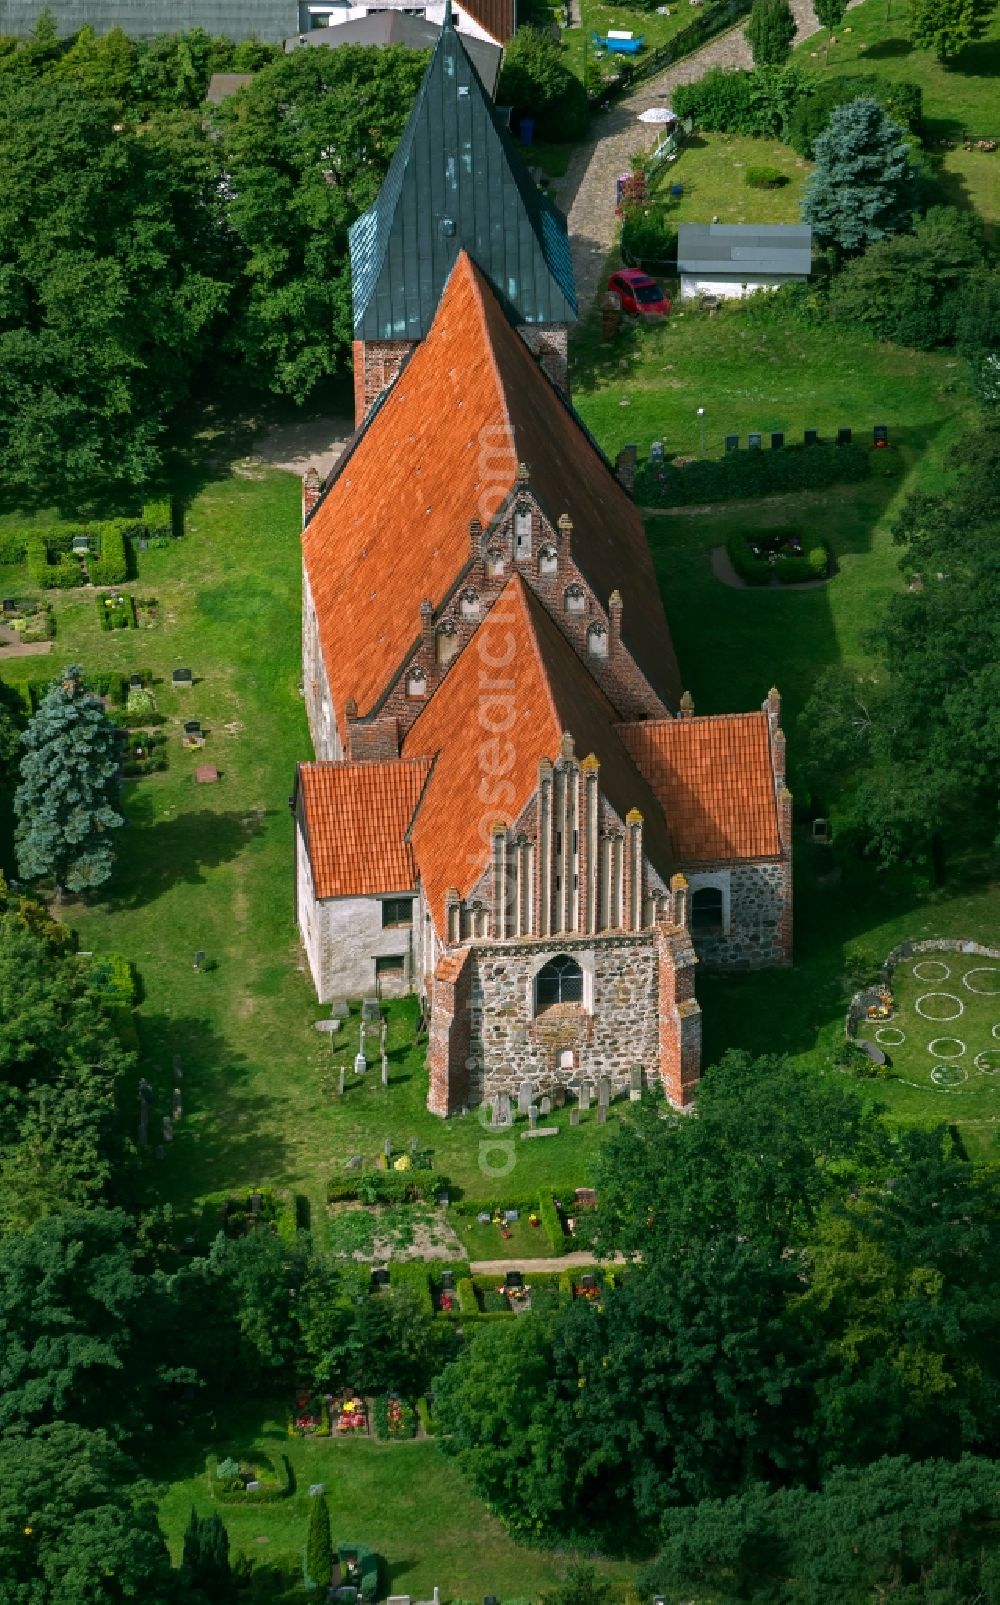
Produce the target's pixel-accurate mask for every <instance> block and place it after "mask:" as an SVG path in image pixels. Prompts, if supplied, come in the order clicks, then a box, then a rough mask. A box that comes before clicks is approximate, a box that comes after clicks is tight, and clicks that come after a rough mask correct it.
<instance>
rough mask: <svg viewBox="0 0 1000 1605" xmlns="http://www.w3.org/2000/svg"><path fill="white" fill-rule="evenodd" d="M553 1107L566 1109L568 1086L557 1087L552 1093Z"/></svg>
mask: <svg viewBox="0 0 1000 1605" xmlns="http://www.w3.org/2000/svg"><path fill="white" fill-rule="evenodd" d="M552 1107H553V1109H565V1107H566V1088H565V1087H556V1089H555V1091H554V1092H553V1094H552Z"/></svg>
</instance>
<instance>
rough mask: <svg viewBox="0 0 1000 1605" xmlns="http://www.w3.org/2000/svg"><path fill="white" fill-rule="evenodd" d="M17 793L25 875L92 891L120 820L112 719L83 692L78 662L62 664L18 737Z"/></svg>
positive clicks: (109, 858) (100, 880) (106, 873)
mask: <svg viewBox="0 0 1000 1605" xmlns="http://www.w3.org/2000/svg"><path fill="white" fill-rule="evenodd" d="M22 739H23V743H24V746H25V748H26V749H27V751H26V754H25V756H24V758H23V759H22V761H21V783H20V785H19V786H18V788H17V791H16V792H15V794H14V809H15V812H16V814H17V832H16V843H17V863H18V869H19V870H20V872H21V874H22V875H23V876H24V878H25V879H26V880H38V879H40V878H41V877H43V876H45V877H51V878H52V879H53V880H54V881H55V883H56V886H57V887H58V888H62V887H64V886H65V887H69V889H70V890H71V891H75V892H80V891H90V890H92V889H93V888H94V887H97V886H102V885H103V884H104V882H105V881H106V880H108V878H109V877H110V875H111V872H112V870H113V868H114V861H115V860H114V846H113V843H112V836H111V834H110V833H111V832H112V831H116V830H120V829H121V827H122V826H123V825H124V823H125V820H124V818H123V817H122V815H121V814H120V813H119V812H118V806H117V804H118V797H119V792H120V789H121V782H120V774H121V766H120V761H119V752H118V742H117V736H116V731H115V727H114V725H113V724H112V723H111V721H110V719H109V718H108V716H107V714H106V713H105V711H104V707H103V704H102V703H101V702H100V700H99V698H97V697H96V696H94V694H93V693H92V692H91V691H88V689H87V687H86V685H85V684H84V680H83V670H82V669H81V668H80V666H79V664H71V665H70V666H69V667H68V668H67V669H64V670H63V674H62V678H61V679H59V680H57V681H56V682H55V683H54V684H53V685H52V687H51V689H50V690H49V692H48V693H47V695H46V696H45V697H44V698H43V699H42V702H41V703H40V705H39V708H38V712H37V713H36V714H35V716H34V718H33V719H32V720H31V722H30V724H29V725H28V728H27V730H26V731H25V733H24V736H23V738H22Z"/></svg>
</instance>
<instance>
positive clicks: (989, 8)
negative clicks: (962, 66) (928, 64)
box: [910, 0, 996, 61]
mask: <svg viewBox="0 0 1000 1605" xmlns="http://www.w3.org/2000/svg"><path fill="white" fill-rule="evenodd" d="M995 10H996V0H910V37H911V38H912V40H913V43H914V44H915V45H919V46H920V47H921V48H922V49H924V50H933V51H934V54H935V55H936V56H937V58H938V60H939V61H947V60H948V58H949V57H950V56H957V55H958V52H959V51H960V50H962V49H963V48H964V47H965V46H966V45H971V44H972V43H973V42H974V41H975V40H976V39H981V38H982V37H983V35H984V33H985V32H986V29H987V27H988V26H989V21H990V18H991V16H992V15H993V13H994V11H995Z"/></svg>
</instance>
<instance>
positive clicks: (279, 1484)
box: [205, 1455, 295, 1505]
mask: <svg viewBox="0 0 1000 1605" xmlns="http://www.w3.org/2000/svg"><path fill="white" fill-rule="evenodd" d="M218 1464H219V1460H218V1456H217V1455H209V1456H208V1459H207V1460H206V1462H205V1473H206V1476H207V1477H208V1486H209V1493H210V1494H211V1496H212V1498H213V1499H214V1500H215V1501H216V1503H217V1504H220V1505H276V1504H278V1503H279V1501H280V1500H282V1499H287V1498H288V1497H289V1495H290V1494H293V1493H294V1492H295V1473H294V1471H293V1470H292V1464H291V1461H290V1460H289V1459H288V1456H287V1455H282V1456H281V1473H280V1475H279V1474H277V1473H276V1474H275V1479H276V1480H275V1481H274V1482H273V1483H272V1482H266V1483H264V1485H263V1486H262V1487H260V1488H257V1489H254V1490H253V1491H252V1492H250V1491H248V1490H247V1489H245V1488H244V1489H243V1490H242V1491H241V1490H240V1489H238V1488H226V1487H224V1486H223V1484H222V1483H221V1482H220V1480H219V1478H218V1477H217V1476H216V1470H217V1467H218ZM262 1465H263V1462H262Z"/></svg>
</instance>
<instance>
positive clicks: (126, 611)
mask: <svg viewBox="0 0 1000 1605" xmlns="http://www.w3.org/2000/svg"><path fill="white" fill-rule="evenodd" d="M94 606H95V607H96V609H97V617H98V618H99V619H100V621H101V629H102V630H131V629H134V628H135V602H134V600H133V599H132V597H131V596H119V595H117V594H114V595H111V596H105V595H104V594H103V593H101V594H100V595H98V596H95V598H94Z"/></svg>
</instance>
